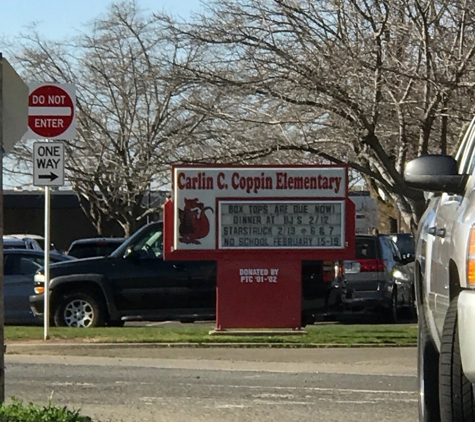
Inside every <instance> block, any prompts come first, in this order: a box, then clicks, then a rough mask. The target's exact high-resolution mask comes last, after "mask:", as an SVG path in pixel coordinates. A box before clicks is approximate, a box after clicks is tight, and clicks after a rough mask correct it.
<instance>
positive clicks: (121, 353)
mask: <svg viewBox="0 0 475 422" xmlns="http://www.w3.org/2000/svg"><path fill="white" fill-rule="evenodd" d="M220 346H221V345H220ZM233 346H234V345H233ZM38 356H42V358H40V359H39V358H38ZM6 359H7V360H8V361H17V360H18V359H21V360H22V361H28V362H29V361H31V363H38V362H39V361H41V362H45V363H46V362H51V363H67V362H70V361H72V362H74V363H75V364H80V363H79V362H82V363H84V364H85V365H105V364H106V363H107V364H110V360H111V359H114V360H115V361H116V362H115V364H116V365H121V366H146V367H161V368H183V369H228V370H251V371H262V370H265V371H274V372H309V371H311V372H332V373H353V374H385V375H391V374H397V375H408V376H414V375H415V374H416V362H417V349H416V348H414V347H387V348H385V349H384V350H382V349H381V348H373V347H370V348H367V347H360V348H269V347H266V348H264V347H260V348H249V347H246V348H239V347H232V348H230V347H228V348H226V347H157V345H150V344H83V343H81V344H74V343H57V344H54V343H51V344H49V343H48V344H44V343H42V344H8V345H7V355H6Z"/></svg>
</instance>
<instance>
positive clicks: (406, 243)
mask: <svg viewBox="0 0 475 422" xmlns="http://www.w3.org/2000/svg"><path fill="white" fill-rule="evenodd" d="M389 237H390V238H391V240H392V241H393V242H394V243H395V244H396V246H397V248H398V249H399V252H401V255H402V257H403V259H411V258H414V253H415V242H414V236H413V235H412V234H411V233H390V234H389ZM412 262H414V261H412Z"/></svg>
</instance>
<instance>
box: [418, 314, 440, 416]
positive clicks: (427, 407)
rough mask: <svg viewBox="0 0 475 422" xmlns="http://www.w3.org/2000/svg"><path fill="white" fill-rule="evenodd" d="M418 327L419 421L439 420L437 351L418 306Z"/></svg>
mask: <svg viewBox="0 0 475 422" xmlns="http://www.w3.org/2000/svg"><path fill="white" fill-rule="evenodd" d="M418 328H419V330H418V336H417V377H418V381H419V422H437V421H440V407H439V352H438V351H437V349H436V347H435V346H434V343H433V342H432V340H431V338H430V335H429V330H428V328H427V325H426V321H425V317H424V313H423V311H422V309H421V308H419V319H418Z"/></svg>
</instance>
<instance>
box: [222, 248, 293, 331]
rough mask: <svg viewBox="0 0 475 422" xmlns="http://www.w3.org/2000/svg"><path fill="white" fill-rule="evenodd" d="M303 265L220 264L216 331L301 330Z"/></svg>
mask: <svg viewBox="0 0 475 422" xmlns="http://www.w3.org/2000/svg"><path fill="white" fill-rule="evenodd" d="M301 273H302V263H301V261H300V260H298V259H297V260H295V259H292V260H289V262H283V261H280V262H279V261H276V260H275V259H270V258H268V257H261V258H259V257H255V258H249V259H238V260H235V261H234V260H233V261H230V260H227V259H221V260H218V274H217V275H218V281H217V293H216V295H217V309H216V311H217V312H216V315H217V316H216V330H226V329H230V328H288V329H293V330H298V329H300V327H301V309H302V288H301Z"/></svg>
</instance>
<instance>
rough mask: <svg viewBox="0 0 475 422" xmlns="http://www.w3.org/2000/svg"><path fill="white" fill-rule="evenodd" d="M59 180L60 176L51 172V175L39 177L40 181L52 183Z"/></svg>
mask: <svg viewBox="0 0 475 422" xmlns="http://www.w3.org/2000/svg"><path fill="white" fill-rule="evenodd" d="M57 178H58V176H57V175H56V174H54V173H53V172H51V173H50V174H40V175H39V176H38V179H49V180H50V181H51V182H52V181H53V180H56V179H57Z"/></svg>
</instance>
